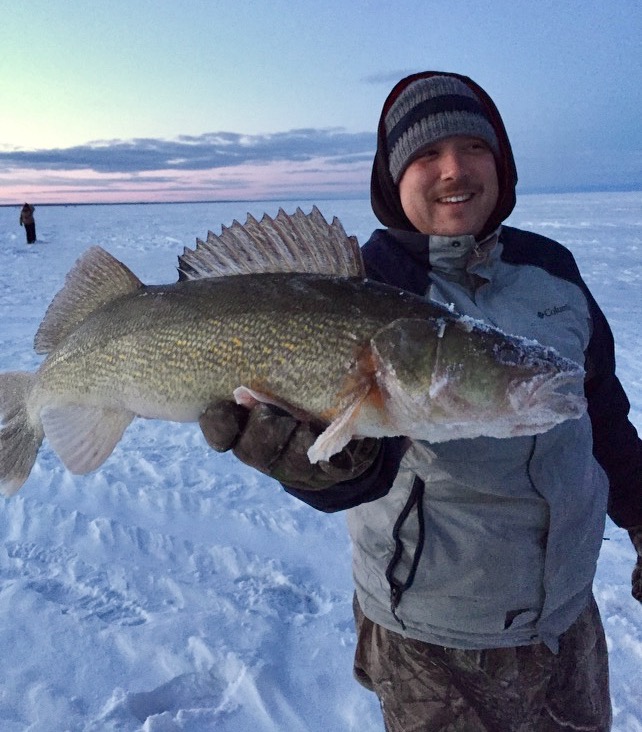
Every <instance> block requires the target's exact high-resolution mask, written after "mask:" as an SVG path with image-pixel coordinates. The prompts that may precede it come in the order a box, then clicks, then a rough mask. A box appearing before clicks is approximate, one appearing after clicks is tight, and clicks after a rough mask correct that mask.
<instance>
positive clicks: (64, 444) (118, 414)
mask: <svg viewBox="0 0 642 732" xmlns="http://www.w3.org/2000/svg"><path fill="white" fill-rule="evenodd" d="M40 416H41V419H42V426H43V428H44V432H45V436H46V437H47V440H48V441H49V444H50V445H51V447H52V448H53V449H54V450H55V451H56V453H57V454H58V455H59V457H60V459H61V460H62V462H63V463H64V464H65V466H66V467H67V469H68V470H70V471H71V472H72V473H75V474H77V475H82V474H84V473H89V472H91V471H92V470H95V469H96V468H98V467H99V466H100V465H102V463H103V462H105V460H106V459H107V458H108V457H109V456H110V455H111V453H112V452H113V450H114V447H116V444H117V443H118V442H119V440H120V438H121V437H122V436H123V432H124V431H125V430H126V429H127V427H128V426H129V424H130V423H131V421H132V419H133V418H134V416H135V415H134V414H133V413H132V412H129V411H126V410H124V409H123V410H119V409H108V408H104V407H81V406H56V407H53V406H50V407H44V408H43V409H42V411H41V413H40Z"/></svg>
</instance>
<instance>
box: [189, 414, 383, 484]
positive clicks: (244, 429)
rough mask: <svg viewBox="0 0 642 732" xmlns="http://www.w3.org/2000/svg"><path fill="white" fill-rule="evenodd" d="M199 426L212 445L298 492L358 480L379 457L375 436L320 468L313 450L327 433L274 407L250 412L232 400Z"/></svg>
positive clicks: (203, 418)
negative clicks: (312, 456) (310, 451)
mask: <svg viewBox="0 0 642 732" xmlns="http://www.w3.org/2000/svg"><path fill="white" fill-rule="evenodd" d="M199 425H200V427H201V430H202V431H203V435H204V436H205V439H206V440H207V443H208V445H209V446H210V447H212V448H213V449H214V450H217V451H218V452H225V451H226V450H232V452H233V453H234V455H236V457H237V458H238V459H239V460H241V461H242V462H244V463H245V464H246V465H250V466H251V467H253V468H256V470H259V471H261V472H262V473H265V474H266V475H269V476H270V477H272V478H275V479H276V480H278V481H279V482H281V483H284V484H285V485H287V486H290V487H292V488H300V489H302V490H319V489H323V488H328V487H329V486H331V485H335V484H336V483H341V482H343V481H346V480H350V479H352V478H356V477H357V476H359V475H361V474H362V473H363V472H365V471H366V470H367V469H368V468H369V467H370V465H372V463H373V462H374V460H375V458H376V457H377V455H378V453H379V447H380V443H379V441H378V440H375V439H374V438H365V439H362V440H352V441H351V442H350V443H348V445H346V446H345V447H344V448H343V450H341V452H339V453H337V454H336V455H333V456H332V457H331V458H330V460H328V461H319V462H318V463H315V464H314V465H313V464H311V463H310V461H309V459H308V455H307V452H308V449H309V448H310V446H311V445H312V443H313V442H314V441H315V440H316V438H317V437H318V436H319V434H320V433H321V431H322V428H321V427H319V426H317V425H313V424H311V423H309V422H301V421H299V420H297V419H296V418H295V417H293V416H292V415H291V414H289V413H288V412H286V411H284V410H283V409H279V408H278V407H274V406H271V405H269V404H257V405H256V406H254V407H252V408H250V409H248V408H247V407H244V406H241V405H240V404H236V403H235V402H232V401H221V402H215V403H214V404H211V405H210V406H209V407H208V408H207V409H206V410H205V411H204V412H203V414H202V415H201V416H200V418H199Z"/></svg>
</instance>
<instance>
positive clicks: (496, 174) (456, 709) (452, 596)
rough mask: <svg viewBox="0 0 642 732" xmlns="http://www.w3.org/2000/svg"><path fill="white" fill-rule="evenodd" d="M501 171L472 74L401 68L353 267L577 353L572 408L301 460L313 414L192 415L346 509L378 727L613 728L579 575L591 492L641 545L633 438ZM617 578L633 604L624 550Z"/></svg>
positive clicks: (640, 474) (555, 265) (545, 243)
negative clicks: (575, 410)
mask: <svg viewBox="0 0 642 732" xmlns="http://www.w3.org/2000/svg"><path fill="white" fill-rule="evenodd" d="M516 182H517V174H516V168H515V164H514V160H513V155H512V151H511V147H510V143H509V140H508V137H507V134H506V131H505V129H504V125H503V123H502V120H501V118H500V115H499V113H498V111H497V109H496V107H495V105H494V103H493V102H492V100H491V99H490V98H489V97H488V95H487V94H486V93H485V92H484V90H483V89H481V88H480V87H479V86H478V85H477V84H475V83H474V82H473V81H472V80H470V79H468V78H467V77H464V76H460V75H457V74H447V73H442V72H425V73H421V74H415V75H412V76H409V77H407V78H405V79H402V80H401V81H400V82H399V83H398V84H397V85H396V86H395V87H394V89H393V90H392V92H391V93H390V95H389V96H388V98H387V100H386V102H385V104H384V107H383V111H382V115H381V119H380V123H379V128H378V143H377V152H376V156H375V159H374V165H373V171H372V181H371V198H372V206H373V210H374V212H375V214H376V215H377V217H378V218H379V220H380V221H381V222H382V223H383V224H384V225H385V226H386V227H388V228H387V229H385V230H378V231H376V232H375V233H374V234H373V235H372V237H371V239H370V240H369V241H368V242H367V243H366V245H365V246H364V248H363V255H364V260H365V263H366V268H367V270H368V274H369V276H370V277H372V278H374V279H378V280H382V281H385V282H388V283H390V284H393V285H396V286H398V287H401V288H404V289H407V290H411V291H413V292H416V293H418V294H420V295H425V296H426V297H430V298H432V299H434V300H438V301H440V302H443V303H446V304H449V305H453V306H454V308H455V310H457V311H458V312H460V313H463V314H467V315H471V316H473V317H475V318H477V319H480V320H484V321H486V322H487V323H490V324H492V325H495V326H498V327H500V328H501V329H503V330H505V331H507V332H509V333H513V334H517V335H522V336H526V337H529V338H534V339H536V340H538V341H540V342H541V343H543V344H546V345H551V346H554V347H555V348H556V349H557V350H558V351H559V352H560V353H562V355H564V356H567V357H569V358H572V359H574V360H575V361H578V362H581V363H583V364H584V365H585V368H586V383H585V392H586V397H587V400H588V414H587V415H585V416H584V417H583V418H581V419H579V420H571V421H567V422H565V423H563V424H561V425H558V426H557V427H555V428H553V429H552V430H549V431H548V432H546V433H544V434H541V435H537V436H535V437H516V438H510V439H503V440H498V439H494V438H478V439H475V440H453V441H451V442H445V443H440V444H428V443H423V442H417V441H410V440H407V439H405V438H403V437H400V438H390V439H383V440H378V441H377V440H372V439H366V440H354V441H353V442H351V443H350V444H349V445H348V446H347V447H346V448H345V449H344V450H343V451H342V452H341V453H340V454H339V455H338V456H335V457H333V458H332V459H331V461H330V462H329V463H319V464H317V465H314V466H311V465H310V464H309V462H307V459H306V457H305V452H306V450H307V448H308V447H309V445H310V444H311V442H312V441H313V439H314V437H315V430H314V428H313V427H312V426H311V425H309V424H305V423H301V422H298V421H297V420H295V419H294V418H293V417H291V416H290V415H288V414H285V413H283V412H281V411H279V410H276V409H275V408H273V407H269V406H266V405H259V406H257V407H254V408H253V409H252V410H249V411H248V410H246V409H245V408H243V407H240V406H238V405H234V404H232V403H228V402H225V403H219V404H215V405H212V407H210V408H209V409H208V410H207V411H206V412H205V414H204V415H203V416H202V418H201V426H202V428H203V432H204V434H205V436H206V438H207V439H208V442H209V443H210V444H211V445H212V446H213V447H215V448H216V449H219V450H226V449H230V448H231V449H233V450H234V453H235V454H236V455H237V456H238V457H239V458H240V459H241V460H243V461H244V462H246V463H248V464H249V465H253V466H254V467H256V468H257V469H259V470H261V471H262V472H264V473H266V474H268V475H271V476H273V477H275V478H277V479H278V480H280V481H281V482H282V483H283V485H284V486H285V487H286V490H288V491H289V492H290V493H291V494H293V495H295V496H297V497H298V498H300V499H301V500H304V501H306V502H307V503H309V504H310V505H312V506H314V507H316V508H318V509H320V510H324V511H336V510H341V509H346V510H347V514H348V525H349V529H350V534H351V537H352V541H353V546H354V558H353V570H354V578H355V583H356V595H355V618H356V624H357V633H358V644H357V649H356V656H355V675H356V677H357V679H358V680H359V681H360V682H361V683H363V684H364V685H365V686H366V687H367V688H369V689H372V690H374V691H375V692H376V694H377V695H378V697H379V699H380V701H381V705H382V711H383V716H384V720H385V724H386V729H387V730H388V731H389V732H419V731H420V730H421V731H422V732H423V731H427V730H449V731H451V730H452V731H455V730H462V731H465V732H474V731H476V730H480V731H488V732H510V731H512V730H515V731H516V732H517V731H520V732H525V731H526V730H532V731H533V732H547V731H552V730H560V731H561V730H571V729H582V730H596V731H597V730H599V731H602V730H608V729H610V724H611V707H610V700H609V690H608V665H607V654H606V644H605V640H604V632H603V629H602V624H601V621H600V617H599V613H598V610H597V606H596V604H595V601H594V599H593V596H592V592H591V585H592V581H593V577H594V573H595V566H596V561H597V557H598V553H599V549H600V545H601V541H602V533H603V528H604V519H605V514H606V511H607V508H608V512H609V514H610V516H611V517H612V519H613V520H614V521H615V522H616V523H617V524H619V525H620V526H622V527H624V528H627V529H630V535H631V538H632V540H633V543H634V545H635V546H636V548H637V551H638V553H639V554H640V555H641V557H642V442H641V441H640V439H639V438H638V436H637V433H636V431H635V429H634V427H633V426H632V425H631V423H630V422H629V420H628V416H627V415H628V410H629V404H628V401H627V398H626V396H625V394H624V392H623V390H622V387H621V386H620V383H619V381H618V379H617V378H616V376H615V362H614V355H613V341H612V336H611V332H610V329H609V326H608V324H607V322H606V320H605V318H604V316H603V314H602V313H601V311H600V310H599V308H598V306H597V304H596V303H595V301H594V299H593V298H592V296H591V294H590V292H589V291H588V289H587V287H586V285H585V284H584V282H583V281H582V279H581V277H580V274H579V272H578V270H577V267H576V265H575V262H574V260H573V257H572V255H571V254H570V252H568V251H567V250H566V249H565V248H563V247H562V246H561V245H560V244H558V243H556V242H553V241H551V240H548V239H545V238H544V237H541V236H538V235H535V234H532V233H529V232H524V231H520V230H517V229H513V228H509V227H505V226H502V222H503V221H504V220H505V219H506V217H507V216H508V215H509V214H510V213H511V211H512V209H513V206H514V204H515V185H516ZM633 583H634V584H633V594H634V596H635V597H636V598H637V599H638V600H640V601H642V558H638V562H637V565H636V568H635V570H634V575H633Z"/></svg>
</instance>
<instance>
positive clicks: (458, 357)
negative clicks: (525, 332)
mask: <svg viewBox="0 0 642 732" xmlns="http://www.w3.org/2000/svg"><path fill="white" fill-rule="evenodd" d="M372 349H373V353H374V354H375V360H376V363H377V379H378V381H379V384H380V390H381V392H382V393H384V394H385V395H386V399H387V411H388V412H389V414H390V419H391V420H392V421H397V422H398V423H399V427H400V429H401V430H402V432H403V434H406V435H407V436H409V437H413V438H416V439H425V440H430V441H433V442H442V441H445V440H450V439H456V438H462V437H479V436H482V435H484V436H491V437H512V436H517V435H527V434H537V433H540V432H544V431H546V430H548V429H550V428H551V427H553V426H555V425H556V424H559V423H560V422H563V421H565V420H567V419H576V418H578V417H580V416H581V415H582V414H583V413H584V412H585V410H586V401H585V399H584V396H583V381H584V371H583V369H582V368H581V367H580V366H579V365H578V364H576V363H574V362H573V361H571V360H569V359H566V358H564V357H562V356H561V355H560V354H558V353H557V352H556V351H555V350H554V349H552V348H548V347H545V346H542V345H541V344H539V343H537V342H535V341H530V340H527V339H523V338H517V337H514V336H510V335H507V334H505V333H502V332H501V331H499V330H497V329H494V328H490V327H489V326H486V325H485V324H483V323H480V322H479V321H475V320H472V319H471V318H466V317H463V318H458V317H455V316H453V317H452V318H448V317H444V318H427V319H424V320H422V319H400V320H397V321H395V322H394V323H392V324H390V325H389V326H387V327H386V328H384V329H382V330H381V331H379V333H377V334H376V336H375V337H374V338H373V339H372Z"/></svg>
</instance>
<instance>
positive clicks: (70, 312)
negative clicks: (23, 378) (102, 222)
mask: <svg viewBox="0 0 642 732" xmlns="http://www.w3.org/2000/svg"><path fill="white" fill-rule="evenodd" d="M142 285H143V283H142V282H141V281H140V280H139V279H138V277H136V275H135V274H134V273H133V272H132V271H131V270H130V269H128V268H127V267H126V266H125V265H124V264H123V263H122V262H119V261H118V260H117V259H116V258H115V257H112V255H111V254H109V252H106V251H105V250H104V249H102V248H101V247H98V246H94V247H90V248H89V249H88V250H87V251H86V252H85V253H84V254H83V255H82V256H81V257H80V259H78V261H77V262H76V263H75V264H74V266H73V267H72V268H71V270H70V271H69V272H68V273H67V276H66V278H65V284H64V285H63V287H62V289H61V290H60V292H58V294H57V295H56V296H55V297H54V299H53V300H52V301H51V304H50V305H49V307H48V308H47V312H46V313H45V317H44V318H43V321H42V323H41V324H40V327H39V328H38V332H37V333H36V337H35V340H34V349H35V351H36V353H49V352H50V351H51V350H53V349H54V348H56V346H58V345H59V344H60V343H61V342H62V341H63V340H64V339H65V338H66V337H67V336H68V335H69V334H70V333H71V332H72V331H73V330H75V328H76V327H77V326H78V325H79V324H80V323H82V321H83V320H84V319H85V318H86V317H87V316H88V315H89V314H90V313H92V312H94V311H95V310H97V309H98V308H100V307H102V306H103V305H105V304H107V303H108V302H110V301H111V300H115V299H116V298H117V297H119V296H121V295H125V294H127V293H130V292H134V291H135V290H137V289H138V288H139V287H142Z"/></svg>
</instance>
